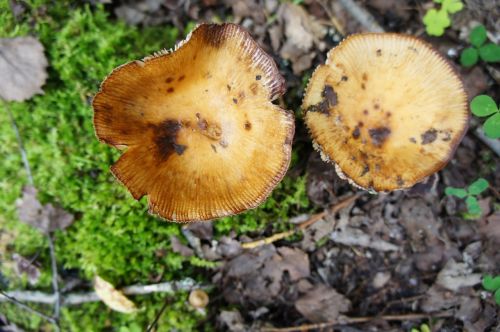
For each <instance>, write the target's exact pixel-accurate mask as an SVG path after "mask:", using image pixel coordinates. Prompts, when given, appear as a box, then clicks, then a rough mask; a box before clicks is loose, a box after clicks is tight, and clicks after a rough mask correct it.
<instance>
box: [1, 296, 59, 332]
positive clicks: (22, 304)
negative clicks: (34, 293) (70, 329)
mask: <svg viewBox="0 0 500 332" xmlns="http://www.w3.org/2000/svg"><path fill="white" fill-rule="evenodd" d="M0 295H2V296H4V297H5V298H6V299H7V300H8V301H9V302H12V303H14V304H15V305H17V306H18V307H20V308H22V309H24V310H26V311H28V312H30V313H32V314H35V315H37V316H39V317H42V318H43V319H45V320H47V321H48V322H50V323H52V324H54V326H57V327H56V329H57V330H59V326H58V324H57V322H56V320H55V319H54V318H52V317H50V316H47V315H46V314H44V313H43V312H40V311H38V310H36V309H33V308H31V307H30V306H27V305H26V304H24V303H22V302H19V301H18V300H17V299H16V298H15V297H12V296H9V295H8V294H6V293H5V292H4V291H3V290H1V289H0Z"/></svg>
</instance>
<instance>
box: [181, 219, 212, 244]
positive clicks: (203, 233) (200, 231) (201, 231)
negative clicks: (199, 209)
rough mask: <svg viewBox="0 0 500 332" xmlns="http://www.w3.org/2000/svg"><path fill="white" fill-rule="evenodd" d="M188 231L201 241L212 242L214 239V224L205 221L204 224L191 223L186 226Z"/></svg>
mask: <svg viewBox="0 0 500 332" xmlns="http://www.w3.org/2000/svg"><path fill="white" fill-rule="evenodd" d="M185 227H186V229H188V230H189V231H191V233H192V234H193V235H194V236H196V237H197V238H199V239H201V240H211V239H212V237H213V233H214V231H213V226H212V222H210V221H204V222H193V223H189V224H187V225H186V226H185Z"/></svg>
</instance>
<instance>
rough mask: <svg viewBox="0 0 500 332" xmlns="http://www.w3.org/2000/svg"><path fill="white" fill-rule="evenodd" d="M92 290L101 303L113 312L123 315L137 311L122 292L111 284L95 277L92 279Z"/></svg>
mask: <svg viewBox="0 0 500 332" xmlns="http://www.w3.org/2000/svg"><path fill="white" fill-rule="evenodd" d="M94 290H95V292H96V294H97V296H99V298H100V299H101V300H102V302H104V303H105V304H106V305H107V306H108V307H110V308H111V309H113V310H115V311H119V312H122V313H125V314H130V313H134V312H136V311H137V307H136V306H135V304H134V302H132V301H130V300H129V299H128V298H127V297H126V296H125V295H123V293H122V292H120V291H118V290H116V289H115V287H114V286H113V285H112V284H110V283H109V282H107V281H106V280H104V279H102V278H101V277H99V276H97V275H96V276H95V278H94Z"/></svg>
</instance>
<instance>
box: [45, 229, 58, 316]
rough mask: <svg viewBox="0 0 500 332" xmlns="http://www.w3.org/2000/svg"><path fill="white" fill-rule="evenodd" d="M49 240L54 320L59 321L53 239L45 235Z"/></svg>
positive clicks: (49, 235)
mask: <svg viewBox="0 0 500 332" xmlns="http://www.w3.org/2000/svg"><path fill="white" fill-rule="evenodd" d="M47 237H48V239H49V249H50V263H51V267H52V289H53V291H54V296H55V301H54V319H55V320H56V321H59V314H60V309H61V293H60V292H59V284H58V280H57V279H58V274H57V262H56V252H55V248H54V239H53V238H52V235H51V234H48V235H47Z"/></svg>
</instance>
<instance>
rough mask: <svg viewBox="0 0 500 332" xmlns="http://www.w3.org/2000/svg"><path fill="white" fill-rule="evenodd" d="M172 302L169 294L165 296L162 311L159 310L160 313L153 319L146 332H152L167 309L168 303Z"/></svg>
mask: <svg viewBox="0 0 500 332" xmlns="http://www.w3.org/2000/svg"><path fill="white" fill-rule="evenodd" d="M169 303H170V297H169V296H168V295H167V296H166V297H165V301H164V302H163V305H162V306H161V309H160V311H158V314H156V317H155V319H154V320H153V322H152V323H151V324H150V325H149V326H148V329H147V330H146V332H151V331H152V330H153V327H155V326H156V324H157V323H158V320H160V317H161V315H162V314H163V312H164V311H165V309H167V305H168V304H169Z"/></svg>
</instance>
